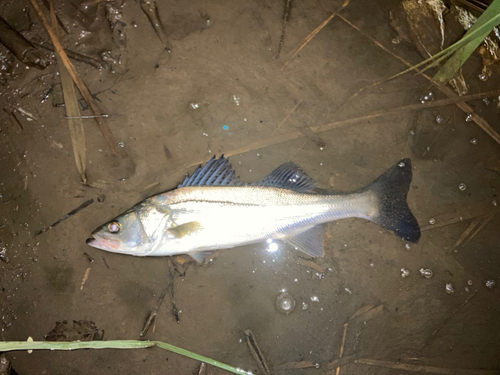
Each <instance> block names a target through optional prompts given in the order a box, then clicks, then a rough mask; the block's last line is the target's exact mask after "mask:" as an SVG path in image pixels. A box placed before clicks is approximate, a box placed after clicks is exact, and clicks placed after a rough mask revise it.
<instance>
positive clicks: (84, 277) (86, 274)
mask: <svg viewBox="0 0 500 375" xmlns="http://www.w3.org/2000/svg"><path fill="white" fill-rule="evenodd" d="M89 273H90V267H89V268H87V269H86V270H85V273H84V275H83V280H82V283H81V284H80V290H83V284H85V282H86V281H87V279H88V278H89Z"/></svg>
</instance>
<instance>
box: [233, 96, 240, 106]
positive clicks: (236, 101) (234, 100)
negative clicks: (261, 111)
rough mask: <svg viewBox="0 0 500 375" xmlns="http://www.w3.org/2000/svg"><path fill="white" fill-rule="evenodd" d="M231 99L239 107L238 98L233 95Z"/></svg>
mask: <svg viewBox="0 0 500 375" xmlns="http://www.w3.org/2000/svg"><path fill="white" fill-rule="evenodd" d="M232 98H233V102H235V103H236V105H240V98H239V97H237V96H236V95H233V96H232Z"/></svg>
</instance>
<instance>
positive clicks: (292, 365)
mask: <svg viewBox="0 0 500 375" xmlns="http://www.w3.org/2000/svg"><path fill="white" fill-rule="evenodd" d="M356 359H357V356H355V355H350V356H346V357H344V358H337V359H334V360H333V361H331V362H328V363H326V364H325V363H323V364H320V368H326V369H328V370H334V369H336V368H337V367H339V366H345V365H347V364H349V363H353V362H354V361H355V360H356ZM317 366H318V363H317V362H312V361H300V362H286V363H282V364H280V365H278V366H277V369H279V370H289V369H301V368H312V367H317Z"/></svg>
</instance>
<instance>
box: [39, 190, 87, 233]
mask: <svg viewBox="0 0 500 375" xmlns="http://www.w3.org/2000/svg"><path fill="white" fill-rule="evenodd" d="M92 203H94V200H93V199H89V200H86V201H85V202H83V203H82V204H81V205H79V206H78V207H77V208H75V209H74V210H71V211H70V212H68V213H67V214H66V215H64V216H63V217H61V218H60V219H59V220H57V221H56V222H55V223H54V224H52V225H50V226H48V227H45V228H43V229H40V230H39V231H38V232H36V233H35V237H36V236H38V235H40V234H42V233H45V232H46V231H48V230H49V229H51V228H54V227H55V226H56V225H59V224H61V222H63V221H64V220H66V219H69V218H70V217H71V216H73V215H74V214H76V213H77V212H79V211H81V210H83V209H84V208H85V207H88V206H90V205H91V204H92Z"/></svg>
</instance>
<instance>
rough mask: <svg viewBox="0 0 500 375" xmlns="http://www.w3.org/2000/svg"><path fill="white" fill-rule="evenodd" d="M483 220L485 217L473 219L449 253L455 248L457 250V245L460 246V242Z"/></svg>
mask: <svg viewBox="0 0 500 375" xmlns="http://www.w3.org/2000/svg"><path fill="white" fill-rule="evenodd" d="M482 220H483V217H476V218H475V219H474V220H472V222H471V223H470V224H469V226H468V227H467V229H466V230H465V231H464V232H463V233H462V234H461V235H460V237H459V238H458V240H457V242H455V245H453V247H452V248H451V250H450V251H449V252H448V254H449V253H451V252H452V251H453V250H455V249H456V248H457V247H459V246H460V244H461V243H462V242H463V241H464V240H465V238H466V237H467V236H468V235H469V234H470V232H472V231H473V230H474V228H475V227H476V226H478V225H479V224H480V223H481V221H482Z"/></svg>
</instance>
